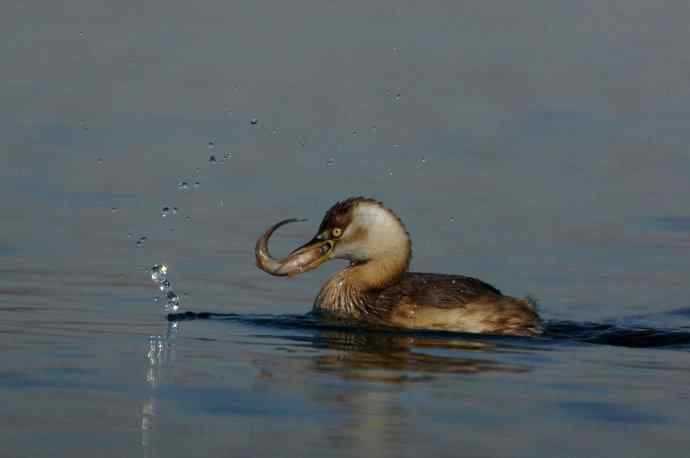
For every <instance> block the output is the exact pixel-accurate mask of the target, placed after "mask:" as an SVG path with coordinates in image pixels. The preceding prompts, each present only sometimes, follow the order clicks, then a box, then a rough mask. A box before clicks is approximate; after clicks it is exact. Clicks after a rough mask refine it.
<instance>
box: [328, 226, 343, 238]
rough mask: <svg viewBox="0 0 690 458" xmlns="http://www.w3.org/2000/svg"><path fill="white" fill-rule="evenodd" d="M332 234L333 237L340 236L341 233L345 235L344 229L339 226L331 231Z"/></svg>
mask: <svg viewBox="0 0 690 458" xmlns="http://www.w3.org/2000/svg"><path fill="white" fill-rule="evenodd" d="M331 234H333V237H340V236H341V235H343V230H342V229H340V228H339V227H336V228H335V229H333V230H332V231H331Z"/></svg>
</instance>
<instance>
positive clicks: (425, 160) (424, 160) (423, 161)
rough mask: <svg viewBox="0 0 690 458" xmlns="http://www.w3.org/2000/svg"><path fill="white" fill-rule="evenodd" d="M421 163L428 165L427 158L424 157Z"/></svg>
mask: <svg viewBox="0 0 690 458" xmlns="http://www.w3.org/2000/svg"><path fill="white" fill-rule="evenodd" d="M419 162H421V163H422V164H426V163H427V159H426V157H424V156H422V158H421V159H420V160H419Z"/></svg>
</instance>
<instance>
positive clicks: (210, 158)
mask: <svg viewBox="0 0 690 458" xmlns="http://www.w3.org/2000/svg"><path fill="white" fill-rule="evenodd" d="M208 161H209V162H210V163H211V164H216V163H217V162H218V161H217V160H216V156H214V155H213V154H212V155H211V156H209V158H208Z"/></svg>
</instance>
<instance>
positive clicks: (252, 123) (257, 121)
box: [249, 118, 259, 126]
mask: <svg viewBox="0 0 690 458" xmlns="http://www.w3.org/2000/svg"><path fill="white" fill-rule="evenodd" d="M249 123H250V124H251V125H252V126H255V125H257V124H259V120H258V119H256V118H252V120H251V121H249Z"/></svg>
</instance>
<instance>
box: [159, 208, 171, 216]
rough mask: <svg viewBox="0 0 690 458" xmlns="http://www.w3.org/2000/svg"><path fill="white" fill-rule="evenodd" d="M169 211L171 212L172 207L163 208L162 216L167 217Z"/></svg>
mask: <svg viewBox="0 0 690 458" xmlns="http://www.w3.org/2000/svg"><path fill="white" fill-rule="evenodd" d="M169 213H170V207H163V208H161V216H162V217H163V218H167V217H168V214H169Z"/></svg>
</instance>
